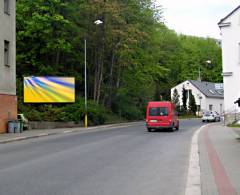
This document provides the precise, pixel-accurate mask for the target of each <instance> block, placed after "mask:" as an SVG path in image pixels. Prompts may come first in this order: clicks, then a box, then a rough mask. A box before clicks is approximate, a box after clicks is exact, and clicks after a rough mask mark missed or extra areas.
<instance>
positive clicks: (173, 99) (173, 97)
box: [172, 88, 180, 111]
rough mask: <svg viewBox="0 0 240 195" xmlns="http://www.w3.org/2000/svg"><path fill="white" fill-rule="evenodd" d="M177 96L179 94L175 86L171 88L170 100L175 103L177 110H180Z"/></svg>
mask: <svg viewBox="0 0 240 195" xmlns="http://www.w3.org/2000/svg"><path fill="white" fill-rule="evenodd" d="M179 97H180V96H179V94H178V91H177V89H176V88H175V89H174V90H173V96H172V102H173V103H174V104H175V106H176V110H177V111H180V102H179Z"/></svg>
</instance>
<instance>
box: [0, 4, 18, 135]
mask: <svg viewBox="0 0 240 195" xmlns="http://www.w3.org/2000/svg"><path fill="white" fill-rule="evenodd" d="M9 2H10V4H9V5H10V10H9V14H6V13H5V12H4V1H0V133H3V132H6V129H7V126H6V125H7V120H8V119H16V118H17V98H16V30H15V29H16V23H15V7H16V5H15V4H16V2H15V0H9ZM4 41H9V66H6V65H5V63H4Z"/></svg>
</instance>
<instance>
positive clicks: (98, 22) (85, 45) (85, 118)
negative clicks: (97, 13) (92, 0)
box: [84, 20, 103, 127]
mask: <svg viewBox="0 0 240 195" xmlns="http://www.w3.org/2000/svg"><path fill="white" fill-rule="evenodd" d="M94 24H96V25H100V24H103V21H101V20H96V21H95V22H94ZM84 81H85V82H84V83H85V114H84V127H88V115H87V39H86V38H85V39H84Z"/></svg>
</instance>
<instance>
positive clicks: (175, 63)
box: [16, 0, 222, 124]
mask: <svg viewBox="0 0 240 195" xmlns="http://www.w3.org/2000/svg"><path fill="white" fill-rule="evenodd" d="M16 8H17V13H16V14H17V15H16V19H17V21H16V22H17V24H16V26H17V86H18V87H17V93H18V97H19V110H20V112H24V113H26V115H28V117H29V118H30V119H32V120H47V121H69V120H71V121H75V122H79V121H82V120H83V113H84V105H83V101H82V100H81V98H80V99H79V98H78V100H77V102H76V103H75V104H60V105H50V104H47V105H25V104H23V103H22V94H23V92H22V78H23V76H45V75H48V76H71V77H75V78H76V96H77V97H83V94H84V87H83V86H84V39H86V40H87V72H88V94H87V96H88V99H90V100H89V102H88V103H89V105H88V113H89V119H90V121H91V123H92V124H102V123H104V122H105V121H106V120H107V118H108V116H109V112H110V115H112V114H113V113H114V114H116V115H118V116H119V117H120V118H125V119H129V120H133V119H142V118H143V117H144V115H145V108H146V104H147V102H148V101H150V100H157V101H158V100H160V99H163V100H170V99H171V97H170V88H172V87H173V86H175V85H176V84H178V83H180V82H182V81H183V80H187V79H196V78H197V76H198V69H199V66H200V67H201V70H202V79H203V80H206V81H213V82H220V81H221V80H222V78H221V49H220V47H219V46H218V45H217V44H216V43H215V41H214V40H213V39H210V38H208V39H204V38H198V37H191V36H185V35H177V34H176V33H175V32H174V31H172V30H169V29H168V28H167V27H166V26H165V25H164V24H163V22H162V9H161V7H158V6H156V5H155V4H153V1H152V0H128V1H120V0H111V1H110V0H108V1H106V0H91V1H90V0H84V1H83V0H74V1H73V0H69V1H65V0H48V1H44V0H34V1H27V0H18V1H17V6H16ZM97 19H101V20H102V21H103V24H101V25H95V24H94V21H95V20H97ZM206 60H211V61H212V64H211V67H208V66H207V64H205V61H206ZM184 109H185V110H186V105H185V106H184ZM111 112H113V113H111Z"/></svg>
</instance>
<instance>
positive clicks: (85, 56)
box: [84, 38, 88, 128]
mask: <svg viewBox="0 0 240 195" xmlns="http://www.w3.org/2000/svg"><path fill="white" fill-rule="evenodd" d="M84 61H85V63H84V64H85V65H84V72H85V74H84V81H85V115H84V127H86V128H87V127H88V116H87V39H86V38H85V39H84Z"/></svg>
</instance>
